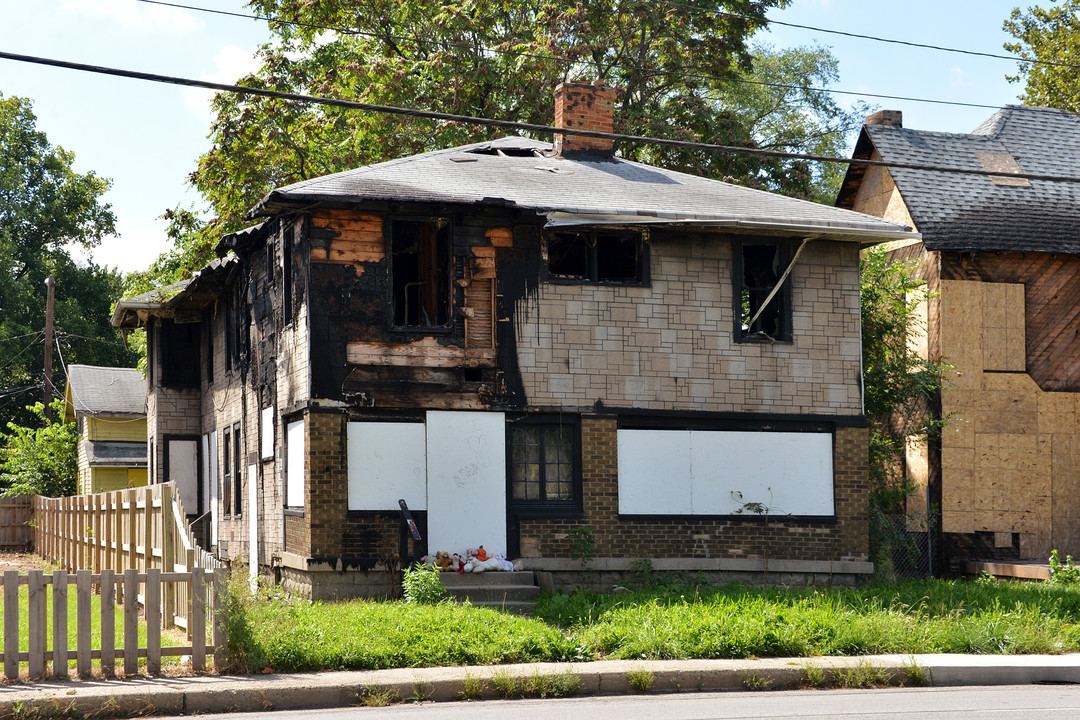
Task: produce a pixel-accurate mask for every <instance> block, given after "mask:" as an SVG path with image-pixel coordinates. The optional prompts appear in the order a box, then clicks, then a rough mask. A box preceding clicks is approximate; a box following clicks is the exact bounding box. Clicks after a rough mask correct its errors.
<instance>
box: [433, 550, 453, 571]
mask: <svg viewBox="0 0 1080 720" xmlns="http://www.w3.org/2000/svg"><path fill="white" fill-rule="evenodd" d="M453 564H454V561H453V560H451V559H450V553H448V552H446V551H445V550H440V551H439V552H437V553H435V567H437V568H439V570H440V571H442V572H451V571H452V570H453Z"/></svg>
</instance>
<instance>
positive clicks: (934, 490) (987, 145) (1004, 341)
mask: <svg viewBox="0 0 1080 720" xmlns="http://www.w3.org/2000/svg"><path fill="white" fill-rule="evenodd" d="M855 156H856V157H859V158H871V159H880V160H884V161H886V162H889V163H905V164H923V165H935V166H945V167H958V168H965V169H970V170H975V171H978V170H982V171H986V172H988V173H990V174H988V175H961V174H943V173H938V172H932V171H928V170H918V169H912V168H901V167H889V168H888V169H885V168H882V167H870V168H868V167H865V166H858V165H855V166H852V168H851V170H849V172H848V174H847V177H846V179H845V182H844V186H843V189H842V190H841V192H840V196H839V199H838V200H837V204H838V205H839V206H841V207H844V208H850V209H853V210H858V211H861V212H866V213H869V214H872V215H877V216H880V217H883V218H887V219H890V220H893V221H895V222H899V223H903V224H906V225H911V226H913V227H914V228H915V229H916V230H918V231H919V233H920V234H921V236H922V238H921V240H914V239H912V240H907V241H899V242H895V243H890V244H889V245H888V246H887V247H888V249H889V253H890V255H891V256H892V257H894V258H896V259H901V260H909V261H911V262H914V263H916V265H917V272H918V275H919V277H920V278H922V279H923V280H925V281H926V283H927V289H928V290H929V291H930V295H929V297H928V301H927V302H926V303H924V304H923V306H922V307H923V310H922V311H923V313H924V315H923V320H924V321H925V332H923V333H921V336H920V337H919V338H918V341H919V343H920V345H921V347H922V349H923V351H924V352H930V353H932V354H934V355H939V356H944V357H945V358H947V359H948V361H949V362H950V363H951V364H953V365H954V366H955V368H956V371H957V372H956V375H955V377H951V378H950V381H949V383H948V384H947V385H946V386H945V387H944V388H942V390H941V393H940V413H941V414H942V416H943V417H945V418H947V424H946V427H945V429H944V431H943V433H942V437H941V443H940V447H937V446H932V447H926V446H925V445H922V446H913V447H911V448H909V451H908V457H907V467H906V470H907V473H908V475H909V477H910V478H911V480H912V482H913V483H914V484H915V485H916V486H918V487H919V488H921V490H920V492H919V493H918V494H916V495H915V496H914V497H912V498H910V499H909V508H908V510H909V517H910V518H915V517H917V516H922V517H925V516H926V514H927V510H929V513H930V517H931V520H933V521H936V520H938V519H939V520H940V525H939V526H938V527H939V528H940V531H941V534H942V538H941V540H942V543H941V547H942V548H943V554H944V557H943V560H944V561H946V562H947V563H948V564H949V565H951V566H952V568H953V569H954V570H961V571H962V570H963V569H964V567H965V565H964V561H965V560H970V559H987V560H989V559H998V560H1008V559H1039V560H1045V559H1046V557H1047V556H1048V555H1049V553H1050V551H1051V549H1052V548H1058V549H1059V550H1060V551H1061V554H1062V555H1063V556H1064V555H1065V554H1066V553H1070V554H1072V555H1080V426H1078V425H1077V415H1078V411H1080V224H1078V223H1077V212H1078V209H1080V205H1078V202H1077V191H1076V187H1077V186H1076V184H1075V182H1070V181H1068V180H1066V179H1065V178H1069V177H1074V176H1075V175H1076V174H1077V167H1078V165H1080V118H1078V117H1077V116H1076V115H1074V114H1072V113H1070V112H1067V111H1065V110H1056V109H1052V108H1039V107H1026V106H1018V105H1010V106H1007V107H1005V108H1003V109H1001V110H1000V111H998V112H997V113H995V114H994V115H993V116H991V117H990V118H989V119H987V120H986V122H984V123H982V125H980V126H979V127H978V128H976V129H975V130H974V131H972V132H971V133H943V132H932V131H924V130H914V129H910V128H905V127H903V122H902V116H901V114H900V113H899V112H897V111H882V112H879V113H876V114H874V115H872V116H870V117H869V118H867V123H866V125H865V126H864V127H863V130H862V133H861V135H860V137H859V140H858V143H857V145H856V148H855ZM1021 173H1027V174H1034V175H1039V176H1043V177H1041V178H1032V179H1028V178H1026V177H1017V175H1019V174H1021ZM1054 177H1057V178H1062V179H1060V180H1055V179H1053V178H1054ZM916 524H921V520H919V521H918V522H917V523H916ZM931 527H934V523H932V524H931Z"/></svg>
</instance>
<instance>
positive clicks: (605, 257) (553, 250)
mask: <svg viewBox="0 0 1080 720" xmlns="http://www.w3.org/2000/svg"><path fill="white" fill-rule="evenodd" d="M547 259H548V273H549V275H550V276H551V277H552V278H555V279H563V280H576V281H579V282H592V283H624V284H637V283H641V282H643V281H644V278H645V262H644V244H643V242H642V237H641V233H636V232H629V231H622V230H574V231H559V232H553V233H550V234H549V235H548V236H547Z"/></svg>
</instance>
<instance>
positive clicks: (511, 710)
mask: <svg viewBox="0 0 1080 720" xmlns="http://www.w3.org/2000/svg"><path fill="white" fill-rule="evenodd" d="M214 717H215V720H255V719H256V718H268V719H269V718H273V720H331V718H333V720H351V719H353V718H356V719H357V720H377V719H378V718H392V719H393V720H414V719H415V720H421V719H424V720H428V719H430V718H440V720H443V719H445V720H506V718H533V719H535V720H542V719H543V720H547V719H548V718H550V719H552V720H554V719H556V718H557V719H559V720H562V719H563V718H587V719H588V720H751V719H754V720H756V719H759V718H771V719H772V720H806V719H808V718H843V720H860V719H863V718H865V719H866V720H885V719H886V718H897V719H900V720H931V719H934V720H959V719H960V718H975V717H977V718H979V720H1064V719H1065V718H1080V686H1077V685H1012V686H1008V685H1007V686H995V687H959V688H906V689H904V688H899V689H897V688H892V689H884V690H806V691H776V692H707V693H694V692H691V693H679V694H658V693H650V694H647V695H623V696H616V697H585V698H565V699H560V700H488V701H483V702H440V703H435V702H424V703H405V704H399V705H393V706H389V707H383V708H374V707H355V708H339V709H333V710H309V711H297V712H292V711H277V712H248V713H231V714H227V715H216V716H214Z"/></svg>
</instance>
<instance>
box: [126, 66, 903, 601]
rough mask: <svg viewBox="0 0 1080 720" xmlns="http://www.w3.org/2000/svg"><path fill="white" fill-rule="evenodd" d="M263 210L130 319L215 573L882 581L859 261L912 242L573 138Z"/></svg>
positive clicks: (846, 217)
mask: <svg viewBox="0 0 1080 720" xmlns="http://www.w3.org/2000/svg"><path fill="white" fill-rule="evenodd" d="M614 98H615V91H614V90H613V89H611V88H610V87H608V86H605V85H602V84H593V85H589V84H583V83H567V84H564V85H562V86H560V87H559V88H558V89H557V91H556V103H557V106H558V109H557V118H560V124H561V127H564V128H568V129H572V128H582V127H583V128H585V129H599V130H604V129H607V130H610V128H611V112H612V106H613V101H614ZM251 217H252V218H253V219H255V220H258V221H259V224H257V225H254V226H252V227H251V228H248V229H247V230H244V231H241V232H237V233H233V234H231V235H228V236H226V237H224V238H223V239H222V241H221V243H220V245H219V255H220V256H221V257H222V259H221V260H219V261H216V262H214V263H212V264H211V265H209V266H208V267H207V268H205V269H204V270H203V271H202V272H201V273H200V274H199V275H198V276H197V277H195V278H193V279H192V280H190V281H189V282H187V283H186V284H184V285H183V287H179V288H172V289H168V290H167V292H163V293H160V294H159V295H158V296H156V297H143V298H136V299H133V300H132V301H125V302H121V303H120V304H119V305H118V306H117V309H116V314H115V315H114V323H115V324H117V325H119V326H121V327H135V326H144V327H146V328H147V330H148V349H149V352H148V357H149V360H150V361H149V367H150V378H151V382H150V401H149V413H150V431H149V432H150V436H151V438H152V442H153V450H152V457H153V463H154V469H153V478H154V479H155V481H159V482H160V481H164V480H168V479H170V467H171V465H170V455H171V454H172V453H173V452H174V449H176V450H181V449H183V448H189V447H193V446H194V447H197V448H198V453H199V458H200V460H199V467H200V475H199V479H198V481H197V482H196V483H195V487H194V492H195V493H196V494H197V495H198V498H199V505H198V507H199V509H200V513H203V512H205V513H208V517H207V520H206V521H204V522H206V524H207V529H206V531H205V537H206V539H207V542H208V543H209V544H210V545H212V546H214V547H215V548H216V549H217V551H218V553H219V555H221V556H223V557H228V558H232V557H239V558H243V559H246V560H248V561H249V562H250V564H251V565H252V567H258V568H261V569H263V571H264V572H273V573H274V574H275V575H276V576H277V577H278V578H280V579H281V580H282V581H283V582H284V584H285V585H286V587H288V588H290V589H292V590H295V591H297V592H300V593H304V594H307V595H309V596H313V597H331V596H345V595H355V594H361V593H377V592H380V591H384V590H385V589H386V588H387V587H388V586H389V573H387V572H385V568H387V567H392V566H393V565H394V564H395V563H396V562H398V561H399V560H400V556H401V555H402V550H404V551H405V552H406V553H412V552H413V551H414V550H416V551H421V552H422V551H424V550H425V549H426V550H430V551H436V550H440V549H446V550H449V551H457V550H460V549H463V548H465V547H467V546H472V547H476V546H478V545H484V546H485V547H486V548H487V549H488V551H489V552H490V553H492V554H494V553H496V552H503V553H505V554H507V556H509V557H511V558H514V559H518V558H520V559H521V565H522V566H524V567H526V568H530V569H544V570H548V571H552V572H554V573H556V574H558V573H559V572H563V571H566V572H569V571H571V570H576V569H578V567H579V566H578V563H577V561H575V560H574V559H572V558H571V549H570V539H568V533H572V531H574V530H575V529H576V528H580V527H586V528H588V529H589V531H590V534H591V537H592V539H593V541H594V543H595V544H594V546H593V549H592V555H593V558H594V559H593V561H592V565H593V568H594V569H596V570H602V571H612V572H620V571H625V570H627V569H628V568H629V566H630V564H631V562H632V559H634V558H651V559H653V567H655V568H657V569H660V570H663V569H683V570H697V571H702V572H705V573H711V574H712V575H713V576H714V577H716V578H720V577H735V576H738V574H739V573H757V574H759V575H758V576H760V573H761V572H762V570H763V569H765V565H766V563H767V564H768V569H769V570H771V571H773V572H776V573H782V574H783V575H784V577H785V578H788V579H794V578H796V577H797V578H798V579H800V580H805V581H807V582H809V581H813V580H815V579H823V578H828V579H832V580H834V581H844V580H846V581H852V582H853V581H855V580H857V579H858V578H859V577H863V576H865V575H866V574H867V573H869V572H870V571H871V565H870V563H868V562H866V558H867V532H868V530H867V522H868V517H867V515H868V507H867V477H866V452H867V448H866V430H865V419H864V415H863V405H862V392H861V383H860V366H861V348H860V328H859V318H860V313H859V278H858V258H859V250H860V248H862V247H864V246H866V245H868V244H872V243H879V242H882V241H886V240H892V239H906V238H912V237H915V236H914V235H913V234H912V233H911V232H910V231H909V230H908V229H907V228H905V227H904V226H902V225H898V224H895V223H891V222H887V221H884V220H880V219H877V218H872V217H868V216H865V215H860V214H858V213H853V212H849V211H846V210H840V209H837V208H831V207H826V206H821V205H816V204H813V203H809V202H803V201H799V200H793V199H789V198H784V197H781V196H777V195H774V194H770V193H766V192H761V191H757V190H752V189H748V188H743V187H738V186H734V185H730V184H725V183H721V182H716V181H712V180H706V179H703V178H699V177H693V176H689V175H685V174H682V173H678V172H672V171H668V170H663V169H659V168H655V167H650V166H647V165H642V164H639V163H635V162H629V161H626V160H623V159H619V158H617V157H615V156H614V154H613V152H612V146H611V143H610V142H605V141H598V140H594V139H590V138H578V137H575V136H572V135H569V134H567V135H563V136H560V137H557V138H556V142H555V144H554V146H553V145H552V144H550V143H545V142H539V141H536V140H531V139H526V138H522V137H504V138H501V139H498V140H494V141H491V142H484V143H478V144H474V145H467V146H463V147H455V148H450V149H446V150H438V151H434V152H428V153H423V154H420V155H415V156H411V157H405V158H401V159H398V160H392V161H389V162H384V163H380V164H377V165H371V166H368V167H362V168H358V169H356V170H350V171H347V172H343V173H338V174H335V175H329V176H326V177H319V178H314V179H311V180H306V181H303V182H299V183H296V184H294V185H290V186H287V187H283V188H279V189H277V190H274V191H273V192H271V193H269V194H268V195H267V196H265V197H264V198H263V199H262V200H261V201H260V202H259V203H258V204H257V205H256V206H255V207H254V208H253V209H252V211H251ZM170 363H171V364H170ZM184 443H189V444H193V445H185V444H184ZM399 500H404V501H405V503H406V504H407V505H408V507H409V509H410V510H411V512H412V515H413V517H414V518H415V520H416V523H417V525H418V529H419V531H420V535H421V537H422V538H423V539H422V541H421V543H420V545H421V547H419V548H414V546H413V545H412V544H411V541H409V543H408V544H406V546H405V547H404V548H402V523H401V513H400V509H399ZM185 505H186V502H185ZM755 511H757V513H758V514H755Z"/></svg>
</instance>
